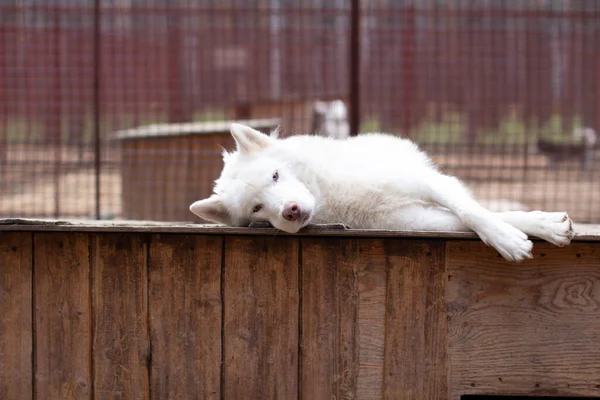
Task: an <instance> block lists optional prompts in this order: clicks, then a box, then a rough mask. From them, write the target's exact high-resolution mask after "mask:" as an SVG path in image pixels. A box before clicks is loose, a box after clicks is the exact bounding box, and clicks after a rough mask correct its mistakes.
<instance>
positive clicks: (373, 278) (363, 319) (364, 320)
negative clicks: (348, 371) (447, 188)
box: [356, 239, 387, 400]
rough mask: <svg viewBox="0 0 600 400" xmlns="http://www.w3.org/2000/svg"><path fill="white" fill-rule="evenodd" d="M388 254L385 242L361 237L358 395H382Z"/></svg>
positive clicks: (367, 399)
mask: <svg viewBox="0 0 600 400" xmlns="http://www.w3.org/2000/svg"><path fill="white" fill-rule="evenodd" d="M386 269H387V257H386V251H385V247H384V246H383V242H382V241H380V240H373V239H363V240H361V241H360V263H359V273H358V286H359V302H358V330H359V339H358V347H359V360H360V363H359V371H358V380H357V383H356V386H357V388H356V398H357V399H361V400H363V399H364V400H379V399H381V398H382V397H383V359H384V345H385V310H386V306H385V300H386V299H385V294H386V286H387V285H386V281H387V276H386V273H387V270H386Z"/></svg>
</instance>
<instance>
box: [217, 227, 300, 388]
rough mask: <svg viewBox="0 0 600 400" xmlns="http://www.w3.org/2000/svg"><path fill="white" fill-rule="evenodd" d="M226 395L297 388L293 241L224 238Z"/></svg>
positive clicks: (294, 253)
mask: <svg viewBox="0 0 600 400" xmlns="http://www.w3.org/2000/svg"><path fill="white" fill-rule="evenodd" d="M225 254H226V256H225V262H224V264H225V271H224V282H223V285H224V308H225V309H224V332H223V340H224V342H223V346H224V365H223V368H224V373H223V379H224V381H223V390H224V393H223V395H224V398H226V399H294V398H296V396H297V392H298V306H299V293H298V240H297V239H292V238H271V237H256V238H249V237H233V236H229V237H227V238H226V240H225Z"/></svg>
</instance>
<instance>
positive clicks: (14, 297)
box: [0, 232, 33, 399]
mask: <svg viewBox="0 0 600 400" xmlns="http://www.w3.org/2000/svg"><path fill="white" fill-rule="evenodd" d="M31 242H32V234H31V233H28V232H0V399H28V398H31V397H32V393H33V391H32V376H33V374H32V363H31V360H32V357H31V355H32V350H33V347H32V345H33V340H32V332H33V323H32V292H31V286H32V282H31V279H32V274H31V271H32V268H31V267H32V246H31Z"/></svg>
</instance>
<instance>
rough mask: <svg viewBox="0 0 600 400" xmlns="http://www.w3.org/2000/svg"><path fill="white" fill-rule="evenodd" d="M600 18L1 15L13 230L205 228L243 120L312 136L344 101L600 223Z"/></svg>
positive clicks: (5, 179) (286, 6)
mask: <svg viewBox="0 0 600 400" xmlns="http://www.w3.org/2000/svg"><path fill="white" fill-rule="evenodd" d="M599 10H600V1H598V0H478V1H466V0H429V1H425V0H422V1H410V0H386V1H381V0H379V1H378V0H370V1H367V0H364V1H358V0H332V1H325V0H312V1H291V0H221V1H210V0H197V1H183V0H169V1H167V0H152V1H150V0H110V1H109V0H68V1H67V0H62V1H61V0H0V216H5V217H16V216H18V217H57V218H103V219H107V218H125V219H127V218H135V219H155V220H170V221H186V220H187V221H191V220H193V218H194V217H193V215H191V213H189V211H187V207H188V204H189V203H191V202H192V201H194V200H197V199H199V198H202V197H204V196H207V195H208V194H209V193H210V190H211V183H212V180H213V179H215V178H216V177H217V176H218V173H219V171H220V168H221V161H220V148H219V146H225V147H229V146H231V145H232V143H231V140H230V139H229V136H228V134H227V126H228V123H229V122H230V121H232V120H246V121H247V123H249V124H252V125H255V126H256V127H258V128H260V129H264V130H269V129H271V128H272V127H273V126H275V125H278V124H281V125H282V135H283V136H285V135H293V134H298V133H309V132H314V131H319V126H320V125H319V124H320V122H322V114H320V113H319V109H320V107H321V108H322V106H323V105H326V106H327V105H328V106H331V105H332V104H335V103H332V101H334V100H340V101H341V103H340V102H338V103H337V104H338V105H339V104H342V108H341V109H339V107H338V111H340V112H339V113H338V114H336V115H338V117H339V118H345V119H346V120H347V123H348V126H349V127H350V131H351V132H355V131H360V132H368V131H386V132H389V133H393V134H397V135H402V136H405V137H409V138H411V139H412V140H414V141H416V142H417V143H419V144H420V145H421V146H422V147H423V148H424V149H425V150H427V151H428V152H429V153H430V155H431V156H432V157H433V158H434V160H435V161H436V162H437V163H438V164H439V165H440V166H441V168H442V169H443V170H444V171H446V172H448V173H450V174H454V175H457V176H459V177H460V178H461V179H463V180H464V181H466V183H467V184H468V185H469V186H470V187H471V188H472V189H473V191H474V193H475V194H476V195H477V196H478V198H480V199H481V200H482V202H484V203H485V204H486V205H487V206H489V207H491V208H494V209H497V210H503V209H507V208H510V209H515V208H517V209H545V210H567V211H569V213H570V214H571V216H572V217H573V218H574V219H576V220H577V221H579V222H596V223H597V222H600V182H599V178H600V165H599V160H598V154H597V153H598V151H597V141H598V140H597V131H598V129H600V115H599V113H598V110H599V108H600V97H599V96H598V94H599V91H600V84H599V83H598V82H600V79H598V78H599V77H598V74H599V73H600V48H599V46H600V40H599V39H600V37H599V36H600V11H599ZM320 133H321V134H328V133H327V132H324V131H323V132H320ZM334 135H337V134H334Z"/></svg>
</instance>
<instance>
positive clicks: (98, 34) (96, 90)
mask: <svg viewBox="0 0 600 400" xmlns="http://www.w3.org/2000/svg"><path fill="white" fill-rule="evenodd" d="M100 1H101V0H94V55H93V58H94V59H93V63H94V67H93V68H94V77H93V88H92V92H93V112H94V170H95V172H96V174H95V176H96V181H95V186H96V199H95V203H96V210H95V214H96V219H100V167H101V161H100V156H101V148H100V144H101V142H100V112H101V108H100V100H101V96H100V72H101V69H100V67H101V65H100V64H101V59H100V57H101V54H102V51H101V49H100V45H101V38H102V31H101V30H102V26H101V22H102V21H101V19H100Z"/></svg>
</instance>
